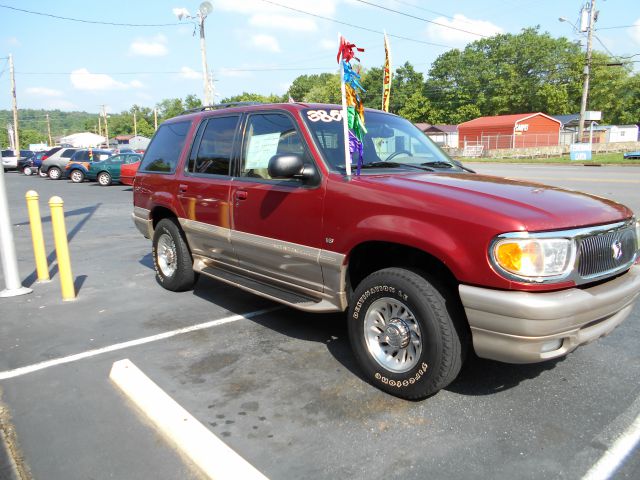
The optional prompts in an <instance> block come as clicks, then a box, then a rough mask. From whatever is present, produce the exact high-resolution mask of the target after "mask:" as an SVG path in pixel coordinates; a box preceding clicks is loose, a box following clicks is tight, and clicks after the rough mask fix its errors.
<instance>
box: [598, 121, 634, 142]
mask: <svg viewBox="0 0 640 480" xmlns="http://www.w3.org/2000/svg"><path fill="white" fill-rule="evenodd" d="M593 132H594V134H595V133H596V132H605V135H606V136H605V138H604V141H606V142H607V143H616V142H637V141H638V125H598V126H597V127H593Z"/></svg>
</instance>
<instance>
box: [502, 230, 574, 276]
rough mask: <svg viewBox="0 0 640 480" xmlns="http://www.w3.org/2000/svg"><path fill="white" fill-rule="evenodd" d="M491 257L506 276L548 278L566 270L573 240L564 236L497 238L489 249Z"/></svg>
mask: <svg viewBox="0 0 640 480" xmlns="http://www.w3.org/2000/svg"><path fill="white" fill-rule="evenodd" d="M491 260H492V263H493V264H494V265H495V266H496V267H498V269H499V270H501V271H502V272H504V273H507V274H508V275H507V276H515V277H518V279H521V280H525V281H534V282H535V281H545V280H550V279H551V278H555V277H562V276H564V275H565V274H567V273H568V272H569V271H570V269H571V266H572V265H571V264H572V260H573V242H572V241H571V240H568V239H566V238H499V239H498V240H497V241H496V242H494V244H493V246H492V248H491Z"/></svg>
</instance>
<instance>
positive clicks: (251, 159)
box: [231, 110, 325, 292]
mask: <svg viewBox="0 0 640 480" xmlns="http://www.w3.org/2000/svg"><path fill="white" fill-rule="evenodd" d="M243 130H244V138H243V145H242V150H241V157H240V159H239V162H238V163H239V167H238V171H237V174H238V177H237V178H235V179H234V180H233V182H232V183H231V198H232V200H233V203H232V211H233V214H232V219H233V225H232V234H231V235H232V237H231V239H232V243H233V247H234V249H235V251H236V253H237V255H238V260H239V264H240V267H242V268H245V269H246V270H247V271H249V272H252V273H254V274H258V276H260V275H264V276H266V277H269V278H270V279H275V280H277V281H279V282H282V286H283V287H287V288H294V289H298V290H302V291H304V290H311V291H313V292H321V291H322V290H323V287H322V285H323V281H322V271H321V268H320V264H319V255H320V251H321V250H320V249H321V248H322V241H321V235H322V207H323V200H324V192H325V190H324V188H323V186H322V183H321V181H318V182H316V183H317V184H316V185H309V184H305V183H304V182H303V181H302V180H297V179H292V180H278V179H272V178H271V177H270V176H269V173H268V169H267V167H268V164H269V160H270V158H271V157H272V156H274V155H282V154H296V155H301V156H303V157H304V158H305V162H307V163H310V164H313V160H312V156H311V155H310V153H309V151H308V147H307V145H306V143H305V141H304V139H303V136H302V135H301V134H300V132H299V131H298V128H297V125H296V122H295V120H294V119H293V117H292V116H290V115H289V114H288V113H286V112H284V111H282V112H279V111H274V110H271V111H269V112H264V113H253V114H250V115H248V116H247V118H246V123H245V125H244V129H243ZM316 168H317V166H316Z"/></svg>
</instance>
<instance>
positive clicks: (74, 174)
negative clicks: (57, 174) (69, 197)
mask: <svg viewBox="0 0 640 480" xmlns="http://www.w3.org/2000/svg"><path fill="white" fill-rule="evenodd" d="M69 178H70V179H71V181H72V182H73V183H82V182H84V172H83V171H82V170H79V169H77V168H76V169H73V170H71V173H69Z"/></svg>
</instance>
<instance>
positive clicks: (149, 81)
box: [0, 0, 640, 112]
mask: <svg viewBox="0 0 640 480" xmlns="http://www.w3.org/2000/svg"><path fill="white" fill-rule="evenodd" d="M211 3H212V4H213V7H214V10H213V12H212V13H211V14H210V15H209V17H208V18H207V20H206V24H205V32H206V38H207V53H208V63H209V68H210V70H211V71H212V72H213V76H214V79H215V82H214V85H215V93H216V99H219V98H224V97H228V96H231V95H234V94H238V93H241V92H242V91H249V92H257V93H262V94H268V93H278V94H282V93H284V92H285V91H286V90H287V88H288V86H289V84H290V83H291V81H292V80H293V79H294V78H296V77H297V76H298V75H301V74H313V73H321V72H323V71H336V63H335V62H336V60H335V57H336V50H337V35H338V32H341V33H342V34H343V35H344V36H345V37H346V38H347V39H348V40H350V41H352V42H354V43H356V44H358V46H361V47H364V48H365V49H366V52H365V53H364V54H362V55H360V58H361V60H362V64H363V66H365V67H367V66H380V65H381V64H382V62H383V52H384V50H383V46H382V45H383V43H382V36H381V35H380V34H378V33H374V32H371V31H366V30H362V29H357V28H354V27H352V26H347V25H341V24H337V23H334V22H331V21H329V20H325V19H322V18H319V17H329V18H333V19H336V20H339V21H341V22H345V23H349V24H353V25H357V26H360V27H363V28H365V29H370V30H377V31H382V30H386V31H387V32H388V33H389V34H390V35H397V36H402V37H406V38H407V39H398V38H394V37H392V38H390V42H391V49H392V57H393V64H394V65H396V66H397V65H399V64H401V63H404V62H405V61H409V62H411V63H412V64H413V65H414V66H415V67H416V68H417V69H418V70H419V71H422V72H424V73H426V72H427V71H428V69H429V66H430V64H431V62H432V61H433V60H434V59H435V58H437V56H438V55H440V54H442V53H444V52H445V51H447V50H448V49H450V48H453V47H457V48H462V47H464V45H465V44H467V43H469V42H471V41H473V40H476V39H479V38H482V37H481V36H482V35H492V34H495V33H496V32H505V33H506V32H511V33H517V32H519V31H520V30H521V29H522V28H525V27H529V26H535V25H540V27H541V30H542V31H548V32H549V33H551V34H552V35H553V36H557V37H559V36H566V37H568V38H570V39H573V40H577V39H579V38H580V36H579V35H576V34H575V33H574V32H573V29H572V27H571V26H570V25H569V24H568V23H561V22H559V21H558V17H561V16H562V17H566V18H568V19H569V20H571V21H573V22H574V23H577V22H578V16H579V10H580V8H581V5H582V2H581V1H580V0H561V1H559V0H537V1H535V2H534V1H526V2H525V1H518V0H495V1H494V0H485V1H477V0H473V1H471V0H469V1H467V0H450V1H448V2H442V1H440V2H435V1H419V0H367V3H372V4H377V5H381V6H383V7H385V8H388V9H393V10H398V11H400V12H403V13H405V14H410V15H413V16H415V17H420V18H422V19H423V20H420V19H416V18H410V17H408V16H403V15H400V14H397V13H394V12H390V11H387V10H383V9H380V8H377V7H375V6H372V5H367V4H366V3H365V2H360V1H358V0H307V1H305V0H298V1H296V0H268V1H267V0H212V2H211ZM274 3H277V4H280V5H283V6H286V7H292V8H294V9H298V10H304V11H306V12H309V13H311V14H314V15H316V16H312V15H308V14H304V13H301V12H296V11H293V10H291V9H287V8H284V7H283V6H278V5H274ZM596 3H597V9H598V10H599V18H598V22H597V28H599V30H598V31H596V34H597V36H598V38H599V41H598V40H595V41H594V47H595V48H596V49H598V50H603V49H604V47H603V44H604V46H606V48H607V49H608V50H609V51H610V52H612V53H613V54H615V55H620V56H629V55H634V54H638V55H637V56H636V57H633V59H632V60H638V61H640V4H638V3H637V1H635V0H597V2H596ZM0 4H1V5H4V6H9V7H15V8H19V9H24V10H31V11H34V12H40V13H47V14H53V15H58V16H63V17H72V18H77V19H84V20H89V21H98V22H115V23H132V24H169V25H168V26H157V27H140V26H138V27H124V26H113V25H100V24H91V23H78V22H73V21H68V20H62V19H55V18H51V17H46V16H40V15H35V14H29V13H24V12H19V11H15V10H11V9H7V8H3V7H0V57H6V56H7V55H8V54H9V53H12V54H13V56H14V60H15V68H16V83H17V98H18V106H19V108H46V109H49V108H59V109H61V110H84V111H88V112H98V111H99V109H100V108H101V107H100V105H102V104H105V105H107V110H108V111H111V112H119V111H121V110H125V109H128V108H130V107H131V106H132V105H133V104H138V105H142V106H148V107H153V106H154V105H155V104H156V103H157V102H159V101H160V100H162V99H164V98H170V97H184V96H185V95H187V94H190V93H195V94H197V95H198V96H202V90H203V86H202V77H201V74H200V72H201V60H200V49H199V39H198V36H197V35H196V36H194V25H193V24H192V23H189V22H188V21H184V20H183V21H182V22H179V21H178V19H177V18H176V17H175V16H174V14H173V13H172V11H173V9H174V8H182V7H183V8H186V9H188V10H189V11H190V12H191V13H192V14H195V12H196V11H197V9H198V5H199V1H198V0H154V1H148V0H137V1H128V2H123V1H120V0H112V1H110V2H105V1H101V2H94V1H89V0H83V1H79V0H65V1H52V2H44V1H35V0H19V1H18V0H0ZM425 19H426V20H429V21H431V22H435V23H428V22H426V21H424V20H425ZM436 23H437V24H441V25H446V26H448V27H453V28H448V27H445V26H440V25H436ZM630 25H636V26H635V27H630V28H609V27H625V26H630ZM462 30H464V31H466V32H471V33H465V32H463V31H462ZM600 42H601V43H600ZM635 65H636V70H638V66H639V65H640V62H638V63H635ZM0 72H2V74H1V75H0V109H9V108H11V98H10V95H9V90H10V87H9V85H10V84H9V71H8V65H7V64H6V61H5V60H0Z"/></svg>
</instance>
